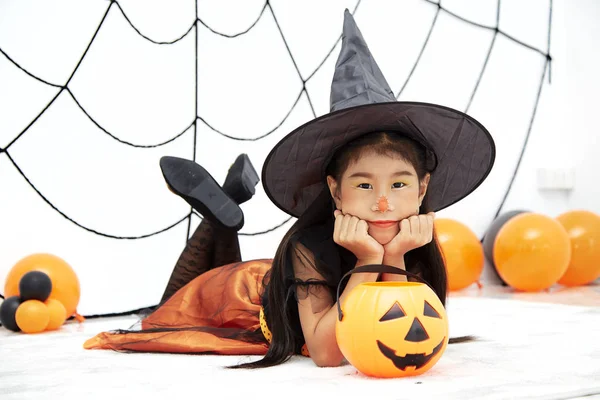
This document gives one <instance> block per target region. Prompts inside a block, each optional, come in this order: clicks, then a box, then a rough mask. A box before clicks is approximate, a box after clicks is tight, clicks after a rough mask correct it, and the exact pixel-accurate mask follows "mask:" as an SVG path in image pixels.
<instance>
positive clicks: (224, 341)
mask: <svg viewBox="0 0 600 400" xmlns="http://www.w3.org/2000/svg"><path fill="white" fill-rule="evenodd" d="M271 261H272V260H268V259H264V260H253V261H246V262H239V263H233V264H228V265H224V266H222V267H219V268H215V269H212V270H210V271H207V272H205V273H203V274H202V275H200V276H198V277H197V278H195V279H193V280H192V281H191V282H189V283H188V284H187V285H185V286H184V287H182V288H181V289H179V290H178V291H177V292H176V293H175V294H174V295H173V296H172V297H171V298H170V299H169V300H168V301H167V302H165V303H164V304H163V305H162V306H160V307H159V308H158V309H156V310H155V311H154V312H153V313H152V314H150V315H149V316H147V317H146V318H144V319H143V320H142V321H141V325H142V326H141V331H132V330H128V331H126V332H123V331H114V332H102V333H99V334H97V335H96V336H95V337H93V338H91V339H89V340H87V341H86V342H85V343H84V345H83V347H84V348H85V349H111V350H118V351H140V352H163V353H204V354H224V355H264V354H265V353H266V352H267V349H268V346H269V344H268V341H267V340H266V339H265V337H264V335H263V333H262V331H261V327H260V320H259V314H260V310H261V300H260V298H261V294H262V289H263V278H264V276H265V274H266V272H267V271H268V270H269V269H270V268H271Z"/></svg>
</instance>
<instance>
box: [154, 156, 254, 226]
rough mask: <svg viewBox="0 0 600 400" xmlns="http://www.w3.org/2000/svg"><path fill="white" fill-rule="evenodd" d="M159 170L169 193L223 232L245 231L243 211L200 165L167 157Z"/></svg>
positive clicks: (163, 159) (162, 159)
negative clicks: (183, 201)
mask: <svg viewBox="0 0 600 400" xmlns="http://www.w3.org/2000/svg"><path fill="white" fill-rule="evenodd" d="M160 169H161V171H162V174H163V177H164V179H165V181H166V182H167V185H168V186H169V189H170V190H171V191H172V192H173V193H175V194H177V195H178V196H180V197H181V198H183V199H184V200H185V201H186V202H187V203H188V204H189V205H190V206H192V208H193V209H194V210H196V211H198V212H199V213H200V214H201V215H202V216H203V217H207V218H209V219H210V220H211V221H214V222H216V223H217V224H219V225H221V226H222V227H223V228H227V229H235V230H239V229H241V228H242V226H243V225H244V214H243V212H242V210H241V209H240V207H239V206H238V205H237V204H236V202H235V201H233V200H232V199H231V198H230V197H229V196H228V195H227V194H226V193H225V192H224V191H223V189H222V188H221V186H219V184H218V183H217V182H216V181H215V179H214V178H213V177H212V176H211V175H210V173H208V171H206V170H205V169H204V168H202V167H201V166H200V165H198V164H197V163H195V162H193V161H190V160H186V159H182V158H178V157H170V156H165V157H162V158H161V159H160Z"/></svg>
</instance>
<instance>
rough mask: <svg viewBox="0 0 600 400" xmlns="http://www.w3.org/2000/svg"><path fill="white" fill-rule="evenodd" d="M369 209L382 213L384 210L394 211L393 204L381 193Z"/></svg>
mask: <svg viewBox="0 0 600 400" xmlns="http://www.w3.org/2000/svg"><path fill="white" fill-rule="evenodd" d="M371 210H372V211H379V212H381V213H384V212H386V211H394V206H393V205H391V204H390V201H389V199H388V197H387V196H385V195H381V196H379V198H378V199H377V201H376V203H375V204H374V205H373V206H372V207H371Z"/></svg>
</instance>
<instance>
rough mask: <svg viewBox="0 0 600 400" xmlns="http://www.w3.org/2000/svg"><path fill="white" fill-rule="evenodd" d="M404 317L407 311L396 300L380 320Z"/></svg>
mask: <svg viewBox="0 0 600 400" xmlns="http://www.w3.org/2000/svg"><path fill="white" fill-rule="evenodd" d="M430 307H431V306H430ZM402 317H406V313H405V312H404V310H403V309H402V307H400V304H398V302H395V303H394V305H393V306H392V307H390V309H389V310H388V311H387V312H386V313H385V314H384V315H383V317H381V318H380V319H379V322H384V321H389V320H392V319H398V318H402Z"/></svg>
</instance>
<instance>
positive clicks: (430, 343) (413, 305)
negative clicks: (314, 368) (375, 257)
mask: <svg viewBox="0 0 600 400" xmlns="http://www.w3.org/2000/svg"><path fill="white" fill-rule="evenodd" d="M343 308H344V317H343V319H342V321H338V323H337V326H336V335H337V340H338V345H339V347H340V350H341V351H342V354H343V355H344V357H346V359H347V360H348V361H349V362H350V363H351V364H352V365H353V366H354V367H355V368H356V369H358V370H359V371H361V372H363V373H365V374H366V375H370V376H376V377H401V376H411V375H419V374H422V373H423V372H425V371H427V370H429V369H430V368H431V367H433V365H435V364H436V363H437V361H438V360H439V358H440V357H441V355H442V354H443V352H444V350H445V348H446V345H447V344H448V321H447V318H446V311H445V309H444V307H443V305H442V303H441V301H440V300H439V298H438V297H437V296H436V294H435V293H434V292H433V290H431V288H429V286H427V285H425V284H422V283H416V282H376V283H365V284H361V285H358V286H357V287H356V288H354V289H353V290H352V292H350V293H349V294H348V297H347V298H346V300H345V301H344V304H343Z"/></svg>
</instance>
